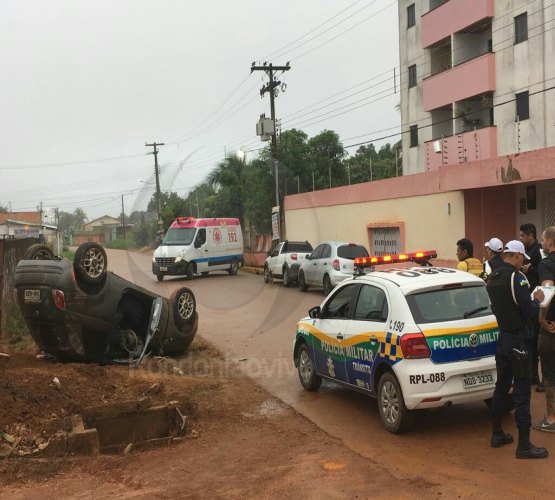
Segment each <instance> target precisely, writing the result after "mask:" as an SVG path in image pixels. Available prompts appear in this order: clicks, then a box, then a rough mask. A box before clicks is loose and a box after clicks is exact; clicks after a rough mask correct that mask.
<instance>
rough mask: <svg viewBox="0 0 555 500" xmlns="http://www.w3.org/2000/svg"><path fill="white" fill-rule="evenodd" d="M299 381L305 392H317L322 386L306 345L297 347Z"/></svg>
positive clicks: (320, 378)
mask: <svg viewBox="0 0 555 500" xmlns="http://www.w3.org/2000/svg"><path fill="white" fill-rule="evenodd" d="M297 371H298V373H299V380H300V381H301V385H302V386H303V387H304V388H305V389H306V390H307V391H317V390H318V388H319V387H320V385H321V384H322V377H320V375H318V374H317V373H316V367H315V366H314V361H312V357H311V356H310V351H309V350H308V347H307V345H306V344H304V343H303V344H301V345H300V346H299V364H298V365H297Z"/></svg>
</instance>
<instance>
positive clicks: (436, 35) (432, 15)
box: [421, 0, 494, 49]
mask: <svg viewBox="0 0 555 500" xmlns="http://www.w3.org/2000/svg"><path fill="white" fill-rule="evenodd" d="M493 15H494V1H493V0H449V1H448V2H445V3H444V4H441V5H440V6H439V7H437V8H435V9H433V10H431V11H429V12H427V13H426V14H424V15H423V16H422V18H421V26H422V29H421V33H422V48H424V49H425V48H427V47H430V46H432V45H434V44H435V43H437V42H439V41H440V40H443V39H444V38H446V37H448V36H450V35H452V34H453V33H458V32H460V31H465V30H466V29H467V28H469V27H471V26H473V25H475V24H477V23H480V22H482V21H484V20H485V19H490V18H492V17H493Z"/></svg>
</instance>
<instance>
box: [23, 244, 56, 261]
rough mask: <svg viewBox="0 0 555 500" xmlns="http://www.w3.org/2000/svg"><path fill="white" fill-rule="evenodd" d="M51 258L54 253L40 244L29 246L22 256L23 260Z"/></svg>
mask: <svg viewBox="0 0 555 500" xmlns="http://www.w3.org/2000/svg"><path fill="white" fill-rule="evenodd" d="M53 258H54V252H53V251H52V250H51V249H50V247H48V246H46V245H43V244H41V243H35V244H34V245H31V246H30V247H29V248H28V249H27V250H25V253H24V254H23V260H52V259H53Z"/></svg>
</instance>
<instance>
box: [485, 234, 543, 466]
mask: <svg viewBox="0 0 555 500" xmlns="http://www.w3.org/2000/svg"><path fill="white" fill-rule="evenodd" d="M525 258H527V255H526V251H525V249H524V245H523V244H522V242H520V241H517V240H512V241H509V242H508V243H507V244H506V245H505V247H504V248H503V264H502V265H501V266H499V267H498V268H497V269H496V270H495V271H493V273H491V275H490V277H489V279H488V284H487V286H486V289H487V291H488V295H489V298H490V301H491V308H492V311H493V314H495V317H496V319H497V323H498V325H499V338H498V340H497V348H496V352H495V366H496V369H497V382H496V383H495V391H494V393H493V400H492V404H491V413H492V416H493V432H492V437H491V446H492V448H499V447H501V446H503V445H506V444H510V443H512V442H513V440H514V439H513V436H512V434H509V433H505V432H504V431H503V428H502V427H501V416H502V414H503V411H504V409H505V401H506V397H507V395H508V394H509V391H510V389H511V385H513V401H514V404H515V413H514V417H515V422H516V426H517V428H518V446H517V449H516V458H547V455H548V453H547V450H546V449H545V448H539V447H536V446H534V445H533V444H532V443H531V442H530V427H531V426H532V417H531V415H530V382H531V380H532V359H531V356H530V347H531V342H530V339H528V338H527V335H526V323H527V322H528V320H535V321H538V319H537V318H538V313H539V305H540V303H541V302H542V301H543V299H544V298H545V296H544V293H543V291H541V290H538V291H536V292H534V294H533V299H532V298H531V297H530V290H529V284H528V281H527V279H526V276H525V275H524V274H523V273H522V272H521V271H520V268H521V267H522V264H523V263H524V259H525ZM513 380H514V382H513Z"/></svg>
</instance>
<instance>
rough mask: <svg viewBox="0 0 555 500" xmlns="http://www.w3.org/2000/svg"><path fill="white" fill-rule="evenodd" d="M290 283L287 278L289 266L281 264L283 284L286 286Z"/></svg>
mask: <svg viewBox="0 0 555 500" xmlns="http://www.w3.org/2000/svg"><path fill="white" fill-rule="evenodd" d="M290 284H291V280H290V279H289V267H288V266H287V264H285V266H283V286H284V287H286V288H287V287H288V286H289V285H290Z"/></svg>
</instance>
